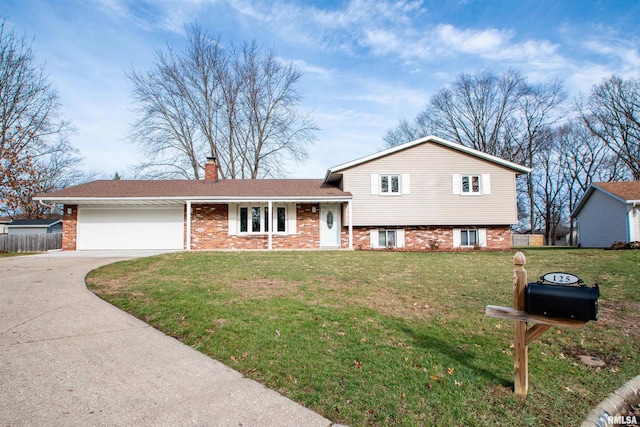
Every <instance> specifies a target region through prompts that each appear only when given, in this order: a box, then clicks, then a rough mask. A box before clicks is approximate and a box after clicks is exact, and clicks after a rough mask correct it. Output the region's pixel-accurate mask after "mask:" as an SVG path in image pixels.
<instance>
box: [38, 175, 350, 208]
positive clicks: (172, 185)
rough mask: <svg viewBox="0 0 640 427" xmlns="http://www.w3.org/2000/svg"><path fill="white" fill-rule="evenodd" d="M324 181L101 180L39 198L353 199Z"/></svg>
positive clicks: (111, 200)
mask: <svg viewBox="0 0 640 427" xmlns="http://www.w3.org/2000/svg"><path fill="white" fill-rule="evenodd" d="M350 198H351V193H348V192H344V191H342V190H340V189H339V188H336V187H335V186H332V185H329V184H326V183H324V181H323V180H321V179H223V180H217V181H213V180H164V181H163V180H98V181H92V182H88V183H86V184H80V185H77V186H75V187H69V188H65V189H63V190H59V191H54V192H51V193H47V194H43V195H39V196H37V197H35V199H36V200H43V201H47V202H49V203H63V204H78V203H85V204H88V203H94V204H100V203H108V204H117V203H131V202H137V203H147V204H149V203H162V204H170V203H171V202H174V203H176V204H178V203H184V202H185V201H187V200H189V201H193V202H197V201H266V200H283V201H284V200H323V199H345V200H347V199H350Z"/></svg>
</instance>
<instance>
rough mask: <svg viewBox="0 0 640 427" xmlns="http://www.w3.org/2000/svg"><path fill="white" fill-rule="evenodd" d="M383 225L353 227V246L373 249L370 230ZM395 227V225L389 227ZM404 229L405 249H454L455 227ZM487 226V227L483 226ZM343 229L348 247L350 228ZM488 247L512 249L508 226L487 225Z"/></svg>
mask: <svg viewBox="0 0 640 427" xmlns="http://www.w3.org/2000/svg"><path fill="white" fill-rule="evenodd" d="M378 228H381V227H354V228H353V248H354V249H371V237H370V231H371V230H373V229H378ZM389 228H390V229H391V228H394V227H389ZM397 228H403V229H404V249H405V250H411V251H424V250H452V249H453V227H432V226H417V227H397ZM482 228H485V227H482ZM344 229H345V230H344V231H343V247H347V244H348V243H345V242H348V238H349V235H348V230H347V228H346V227H345V228H344ZM486 230H487V247H486V249H494V250H495V249H510V248H511V231H510V229H509V227H508V226H502V227H486Z"/></svg>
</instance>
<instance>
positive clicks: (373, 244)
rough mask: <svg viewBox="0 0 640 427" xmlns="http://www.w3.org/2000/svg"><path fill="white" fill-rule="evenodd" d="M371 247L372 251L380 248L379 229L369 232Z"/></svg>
mask: <svg viewBox="0 0 640 427" xmlns="http://www.w3.org/2000/svg"><path fill="white" fill-rule="evenodd" d="M369 246H370V247H371V249H374V248H377V247H378V229H377V228H374V229H371V230H370V231H369Z"/></svg>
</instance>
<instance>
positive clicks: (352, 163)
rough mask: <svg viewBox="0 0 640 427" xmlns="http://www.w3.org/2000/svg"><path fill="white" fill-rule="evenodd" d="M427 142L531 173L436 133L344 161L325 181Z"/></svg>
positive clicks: (327, 175) (528, 170) (526, 168)
mask: <svg viewBox="0 0 640 427" xmlns="http://www.w3.org/2000/svg"><path fill="white" fill-rule="evenodd" d="M427 142H431V143H434V144H438V145H442V146H444V147H448V148H452V149H454V150H457V151H460V152H462V153H465V154H468V155H470V156H474V157H477V158H480V159H482V160H486V161H488V162H491V163H495V164H498V165H500V166H504V167H506V168H509V169H512V170H514V171H515V172H516V173H517V174H525V173H531V169H530V168H528V167H525V166H522V165H518V164H516V163H513V162H510V161H508V160H505V159H502V158H500V157H496V156H492V155H490V154H487V153H484V152H482V151H478V150H475V149H473V148H469V147H465V146H464V145H461V144H458V143H456V142H452V141H448V140H446V139H442V138H440V137H437V136H435V135H429V136H425V137H424V138H420V139H416V140H415V141H411V142H407V143H405V144H400V145H397V146H395V147H391V148H388V149H386V150H383V151H379V152H377V153H374V154H371V155H369V156H365V157H361V158H359V159H356V160H353V161H350V162H347V163H343V164H341V165H337V166H334V167H332V168H329V170H327V174H326V175H325V182H333V181H336V180H337V179H338V176H337V174H338V173H339V172H342V171H344V170H347V169H350V168H352V167H354V166H358V165H361V164H363V163H367V162H370V161H372V160H376V159H379V158H381V157H385V156H388V155H391V154H393V153H397V152H399V151H402V150H406V149H409V148H411V147H415V146H417V145H420V144H425V143H427Z"/></svg>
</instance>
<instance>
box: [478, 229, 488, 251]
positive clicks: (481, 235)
mask: <svg viewBox="0 0 640 427" xmlns="http://www.w3.org/2000/svg"><path fill="white" fill-rule="evenodd" d="M478 245H480V247H481V248H486V247H487V229H486V228H478Z"/></svg>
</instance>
